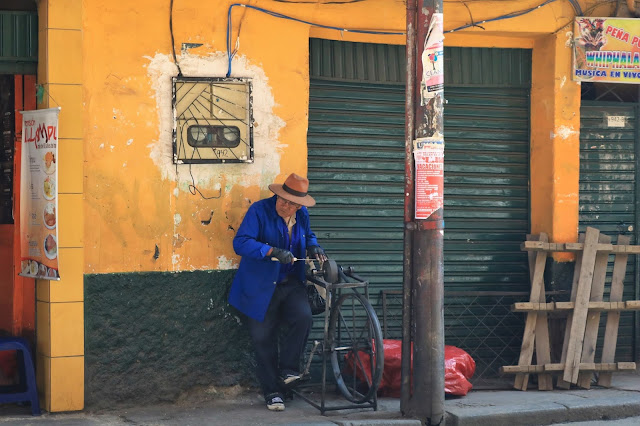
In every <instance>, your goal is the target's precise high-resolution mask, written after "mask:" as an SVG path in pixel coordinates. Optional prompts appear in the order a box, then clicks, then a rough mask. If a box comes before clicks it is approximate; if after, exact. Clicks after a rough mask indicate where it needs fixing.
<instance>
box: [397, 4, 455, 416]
mask: <svg viewBox="0 0 640 426" xmlns="http://www.w3.org/2000/svg"><path fill="white" fill-rule="evenodd" d="M442 23H443V14H442V0H408V1H407V117H406V118H407V123H406V130H407V135H406V139H407V144H406V145H407V146H406V149H405V152H406V158H405V160H406V161H405V165H406V167H405V170H406V176H405V246H404V247H405V274H404V279H405V283H404V287H403V288H404V294H403V301H404V303H405V305H408V306H404V308H403V348H402V349H403V351H402V352H403V353H402V360H403V364H402V373H403V375H402V399H401V410H402V412H403V413H404V414H405V415H409V416H413V417H417V418H419V419H420V420H422V421H423V422H424V423H425V424H427V425H444V417H445V411H444V262H443V250H442V249H443V237H444V220H443V204H444V197H443V189H444V126H443V107H444V72H443V68H444V67H443V63H444V57H443V53H444V46H443V39H444V38H443V29H442ZM412 343H413V347H412V346H411V344H412ZM411 353H412V355H413V371H411V370H412V369H411V365H410V359H411V358H410V357H409V356H408V355H409V354H411Z"/></svg>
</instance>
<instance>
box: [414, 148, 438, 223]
mask: <svg viewBox="0 0 640 426" xmlns="http://www.w3.org/2000/svg"><path fill="white" fill-rule="evenodd" d="M414 143H415V145H416V146H415V147H414V151H413V156H414V159H415V163H416V164H415V170H416V171H415V174H416V177H415V191H416V193H415V218H416V219H428V218H429V217H430V216H431V215H432V214H433V213H434V212H435V211H437V210H439V209H441V208H442V207H443V205H444V139H438V138H424V139H418V140H416V141H415V142H414Z"/></svg>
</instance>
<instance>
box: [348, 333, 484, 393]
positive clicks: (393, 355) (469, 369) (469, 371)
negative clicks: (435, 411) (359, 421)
mask: <svg viewBox="0 0 640 426" xmlns="http://www.w3.org/2000/svg"><path fill="white" fill-rule="evenodd" d="M383 344H384V369H383V370H382V380H381V381H380V388H379V389H378V394H379V395H380V396H390V397H394V398H399V397H400V386H401V374H400V368H401V364H402V341H400V340H393V339H384V340H383ZM345 358H346V360H347V363H348V364H349V365H351V366H352V368H353V360H352V359H351V358H352V357H349V356H348V355H346V356H345ZM360 358H361V360H362V364H363V366H364V370H365V371H364V372H365V374H366V375H367V378H369V380H371V371H370V367H369V366H370V363H369V355H367V354H365V353H363V352H360ZM412 368H413V363H412ZM356 370H357V373H356V374H357V375H358V378H359V379H360V380H364V377H361V376H362V369H361V368H357V369H356ZM475 371H476V362H475V361H474V360H473V358H471V355H469V354H468V353H467V352H465V351H464V350H462V349H460V348H457V347H455V346H450V345H445V347H444V391H445V393H447V394H449V395H459V396H464V395H466V394H467V393H468V392H469V391H470V390H471V388H472V387H473V386H472V385H471V383H470V382H469V379H471V377H473V374H474V373H475Z"/></svg>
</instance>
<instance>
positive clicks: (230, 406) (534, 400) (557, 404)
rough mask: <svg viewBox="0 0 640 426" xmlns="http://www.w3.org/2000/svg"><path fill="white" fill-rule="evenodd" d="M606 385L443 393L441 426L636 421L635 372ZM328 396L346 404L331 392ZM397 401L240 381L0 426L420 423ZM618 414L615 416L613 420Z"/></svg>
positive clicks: (22, 416)
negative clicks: (317, 397)
mask: <svg viewBox="0 0 640 426" xmlns="http://www.w3.org/2000/svg"><path fill="white" fill-rule="evenodd" d="M613 377H614V380H613V387H612V388H611V389H605V388H599V387H597V386H594V387H592V389H590V390H583V389H571V390H559V389H558V390H553V391H547V392H542V391H537V390H534V389H530V390H528V391H526V392H521V391H516V390H500V391H487V390H475V391H474V390H472V391H471V392H470V393H469V394H468V395H466V396H464V397H456V398H447V399H446V401H445V410H446V412H447V418H446V424H447V426H476V425H491V426H502V425H504V426H512V425H567V424H570V425H584V426H586V425H589V426H600V425H606V426H630V425H640V375H638V374H614V376H613ZM333 398H334V397H332V400H331V401H330V403H338V402H341V403H344V401H341V400H339V399H337V398H336V399H333ZM399 410H400V402H399V400H398V399H394V398H381V399H380V401H379V409H378V411H373V410H371V409H367V410H363V409H356V410H339V411H330V412H328V413H327V415H326V416H322V415H320V412H319V411H318V410H317V409H316V408H314V407H312V406H311V405H309V404H307V403H306V402H305V401H303V400H302V399H300V398H296V399H294V400H293V401H288V402H287V404H286V409H285V411H283V412H270V411H268V410H267V409H266V408H265V405H264V401H263V400H262V398H261V397H260V395H259V394H258V393H257V392H255V391H248V390H245V389H241V388H239V387H234V388H227V389H215V388H208V389H205V390H204V391H202V392H194V393H191V394H189V395H186V396H185V397H184V398H182V399H181V400H179V401H177V402H175V403H166V404H158V405H150V406H140V407H128V408H123V407H116V408H113V409H110V410H102V411H99V412H91V411H85V412H81V413H56V414H46V413H45V414H43V415H42V416H39V417H32V416H30V415H29V407H23V406H16V405H0V426H4V425H5V424H7V425H34V426H45V425H53V426H62V425H65V426H66V425H69V426H75V425H145V426H146V425H149V426H153V425H181V426H182V425H184V426H190V425H193V426H199V425H225V426H226V425H229V426H236V425H238V426H254V425H255V426H262V425H288V426H293V425H300V426H335V425H339V426H382V425H407V426H409V425H415V426H418V425H420V424H421V423H420V421H419V420H415V419H407V418H403V417H402V416H401V414H400V411H399ZM618 419H619V420H618Z"/></svg>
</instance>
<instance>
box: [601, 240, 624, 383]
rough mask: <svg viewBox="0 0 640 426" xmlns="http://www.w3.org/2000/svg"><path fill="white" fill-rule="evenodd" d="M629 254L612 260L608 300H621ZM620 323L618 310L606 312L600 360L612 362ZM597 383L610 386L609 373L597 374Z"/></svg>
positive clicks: (620, 255)
mask: <svg viewBox="0 0 640 426" xmlns="http://www.w3.org/2000/svg"><path fill="white" fill-rule="evenodd" d="M630 242H631V237H629V236H628V235H619V236H618V244H619V245H626V244H629V243H630ZM628 260H629V255H628V254H627V253H626V252H625V253H619V254H616V258H615V260H614V262H613V276H612V278H611V293H610V294H609V300H610V301H611V302H620V301H622V292H623V290H624V276H625V273H626V271H627V261H628ZM619 325H620V312H608V313H607V325H606V326H605V329H604V343H603V346H602V362H613V358H614V357H615V354H616V345H617V344H618V326H619ZM598 385H599V386H604V387H607V388H609V387H611V373H609V372H603V373H600V375H598Z"/></svg>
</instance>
